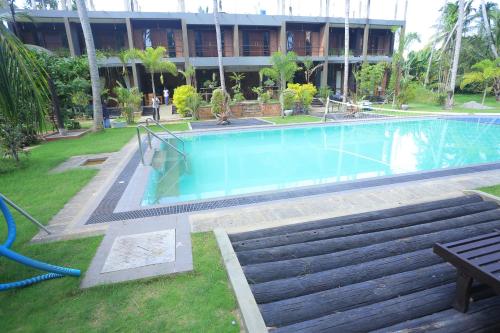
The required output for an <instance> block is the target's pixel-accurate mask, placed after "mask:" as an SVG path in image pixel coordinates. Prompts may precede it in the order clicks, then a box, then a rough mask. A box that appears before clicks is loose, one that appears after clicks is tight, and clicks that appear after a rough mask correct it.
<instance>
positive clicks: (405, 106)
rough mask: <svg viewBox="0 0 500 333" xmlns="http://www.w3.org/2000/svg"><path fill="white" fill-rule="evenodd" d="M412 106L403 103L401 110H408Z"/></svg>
mask: <svg viewBox="0 0 500 333" xmlns="http://www.w3.org/2000/svg"><path fill="white" fill-rule="evenodd" d="M409 108H410V106H409V105H408V104H401V110H404V111H406V110H408V109H409Z"/></svg>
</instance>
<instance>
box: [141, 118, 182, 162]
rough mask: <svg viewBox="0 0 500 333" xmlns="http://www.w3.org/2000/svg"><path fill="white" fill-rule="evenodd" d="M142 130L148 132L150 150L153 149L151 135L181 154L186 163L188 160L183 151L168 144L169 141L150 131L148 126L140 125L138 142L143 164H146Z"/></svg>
mask: <svg viewBox="0 0 500 333" xmlns="http://www.w3.org/2000/svg"><path fill="white" fill-rule="evenodd" d="M141 128H144V129H145V130H146V132H147V134H148V145H149V148H152V146H151V135H153V136H154V137H155V138H157V139H158V140H160V141H161V142H163V143H165V144H167V145H168V146H169V147H170V148H172V149H173V150H175V151H176V152H177V153H179V154H181V155H182V157H183V158H184V161H185V160H186V154H184V153H183V152H182V151H180V150H179V149H177V147H175V146H174V145H172V144H171V143H170V142H168V141H167V140H165V139H164V138H162V137H161V136H159V135H158V134H156V133H155V132H153V131H152V130H150V129H149V128H147V127H146V126H144V125H138V126H137V140H138V141H139V152H140V154H141V162H142V164H145V163H144V152H143V150H142V143H141V131H140V129H141Z"/></svg>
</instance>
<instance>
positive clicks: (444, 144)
mask: <svg viewBox="0 0 500 333" xmlns="http://www.w3.org/2000/svg"><path fill="white" fill-rule="evenodd" d="M186 151H187V154H188V165H187V166H186V165H185V164H184V163H180V162H179V158H178V156H177V155H175V154H174V153H172V152H170V151H168V149H166V150H164V151H162V152H159V153H157V156H155V171H154V172H152V175H151V177H150V179H149V184H148V188H147V190H146V195H145V197H144V200H143V204H144V205H151V204H156V203H170V202H179V201H186V200H199V199H206V198H214V197H221V196H228V195H237V194H245V193H253V192H262V191H268V190H278V189H287V188H293V187H298V186H307V185H316V184H324V183H332V182H339V181H347V180H356V179H363V178H370V177H377V176H385V175H393V174H400V173H406V172H415V171H424V170H432V169H440V168H450V167H462V166H466V165H471V164H478V163H487V162H495V161H500V126H498V125H492V124H484V123H475V122H465V121H454V120H440V119H434V120H411V121H398V122H385V123H383V122H381V123H366V124H356V125H352V124H344V125H339V126H323V127H318V126H316V127H303V128H288V129H276V130H261V131H252V132H250V131H248V132H232V133H225V134H210V135H200V136H193V137H190V138H187V139H186Z"/></svg>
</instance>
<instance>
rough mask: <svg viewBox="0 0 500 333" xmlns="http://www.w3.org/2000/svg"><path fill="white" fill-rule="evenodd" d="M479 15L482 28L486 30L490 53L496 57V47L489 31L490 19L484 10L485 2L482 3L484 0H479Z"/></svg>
mask: <svg viewBox="0 0 500 333" xmlns="http://www.w3.org/2000/svg"><path fill="white" fill-rule="evenodd" d="M481 15H482V17H483V24H484V29H485V30H486V38H487V40H488V42H489V45H490V49H491V53H492V54H493V56H494V57H495V59H496V58H498V52H497V47H496V45H495V42H494V41H493V34H492V33H491V27H490V20H489V18H488V14H487V12H486V4H485V3H484V0H481Z"/></svg>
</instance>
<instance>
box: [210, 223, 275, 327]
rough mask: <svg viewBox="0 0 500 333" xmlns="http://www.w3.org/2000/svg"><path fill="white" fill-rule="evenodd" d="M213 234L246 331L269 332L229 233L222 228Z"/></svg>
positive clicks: (215, 230)
mask: <svg viewBox="0 0 500 333" xmlns="http://www.w3.org/2000/svg"><path fill="white" fill-rule="evenodd" d="M213 232H214V235H215V239H216V240H217V244H218V245H219V251H220V254H221V256H222V261H223V263H224V267H225V268H226V272H227V275H228V277H229V281H230V283H231V287H232V289H233V292H234V295H235V297H236V301H237V302H238V307H239V308H240V311H241V317H242V321H243V325H244V326H245V329H246V331H247V332H248V333H264V332H268V330H267V326H266V324H265V322H264V318H263V317H262V314H261V312H260V309H259V306H258V305H257V302H256V301H255V297H254V295H253V293H252V290H251V289H250V286H249V284H248V281H247V279H246V277H245V274H244V273H243V268H242V267H241V264H240V262H239V260H238V257H237V256H236V253H235V252H234V248H233V245H232V244H231V240H230V239H229V236H228V234H227V232H226V231H225V230H224V229H222V228H216V229H214V231H213Z"/></svg>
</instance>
